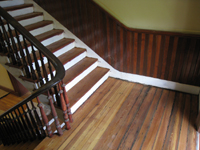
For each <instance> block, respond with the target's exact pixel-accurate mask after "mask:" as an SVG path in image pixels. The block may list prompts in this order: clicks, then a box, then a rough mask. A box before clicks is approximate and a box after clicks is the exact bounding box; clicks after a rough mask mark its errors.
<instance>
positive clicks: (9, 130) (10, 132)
mask: <svg viewBox="0 0 200 150" xmlns="http://www.w3.org/2000/svg"><path fill="white" fill-rule="evenodd" d="M3 121H4V122H5V126H6V130H7V133H8V135H10V138H11V139H12V140H11V143H12V144H15V142H17V141H16V140H17V139H16V137H15V135H14V131H13V130H12V128H11V126H10V124H9V122H8V119H7V118H5V116H4V118H3Z"/></svg>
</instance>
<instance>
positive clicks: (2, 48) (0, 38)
mask: <svg viewBox="0 0 200 150" xmlns="http://www.w3.org/2000/svg"><path fill="white" fill-rule="evenodd" d="M0 45H1V52H2V53H4V54H6V55H7V54H8V50H7V48H6V45H5V43H4V38H3V34H2V32H1V29H0Z"/></svg>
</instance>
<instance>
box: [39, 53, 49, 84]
mask: <svg viewBox="0 0 200 150" xmlns="http://www.w3.org/2000/svg"><path fill="white" fill-rule="evenodd" d="M39 55H40V62H41V64H42V71H43V76H44V78H45V80H46V82H48V81H49V79H48V74H47V70H46V67H45V65H44V59H43V57H42V53H41V52H40V51H39Z"/></svg>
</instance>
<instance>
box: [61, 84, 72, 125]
mask: <svg viewBox="0 0 200 150" xmlns="http://www.w3.org/2000/svg"><path fill="white" fill-rule="evenodd" d="M61 83H62V88H63V92H64V98H65V103H66V106H67V114H68V116H69V121H70V122H71V123H72V122H73V119H72V113H71V108H70V107H69V105H70V104H69V98H68V96H67V92H66V89H65V84H64V83H63V81H61Z"/></svg>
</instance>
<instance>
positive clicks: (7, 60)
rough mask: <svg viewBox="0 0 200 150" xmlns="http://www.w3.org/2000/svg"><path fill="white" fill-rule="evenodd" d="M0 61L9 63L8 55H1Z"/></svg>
mask: <svg viewBox="0 0 200 150" xmlns="http://www.w3.org/2000/svg"><path fill="white" fill-rule="evenodd" d="M0 63H1V64H5V63H9V59H8V57H7V56H0Z"/></svg>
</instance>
